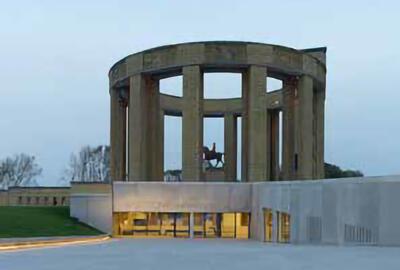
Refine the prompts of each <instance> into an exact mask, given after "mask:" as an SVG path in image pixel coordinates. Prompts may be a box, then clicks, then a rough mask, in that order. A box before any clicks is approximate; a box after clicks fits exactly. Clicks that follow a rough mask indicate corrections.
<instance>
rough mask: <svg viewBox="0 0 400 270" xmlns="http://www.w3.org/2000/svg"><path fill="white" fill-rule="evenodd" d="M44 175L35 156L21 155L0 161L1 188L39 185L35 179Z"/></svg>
mask: <svg viewBox="0 0 400 270" xmlns="http://www.w3.org/2000/svg"><path fill="white" fill-rule="evenodd" d="M41 173H42V168H40V167H39V165H38V164H37V163H36V160H35V157H34V156H29V155H27V154H24V153H21V154H18V155H15V156H13V157H7V158H6V159H4V160H2V161H0V188H4V189H7V188H8V187H12V186H30V185H37V183H36V180H35V177H37V176H39V175H40V174H41Z"/></svg>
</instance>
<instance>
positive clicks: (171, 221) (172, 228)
mask: <svg viewBox="0 0 400 270" xmlns="http://www.w3.org/2000/svg"><path fill="white" fill-rule="evenodd" d="M114 216H115V218H114V222H117V223H118V225H117V226H118V229H117V232H116V233H117V234H118V235H132V236H163V237H189V214H188V213H155V212H128V213H115V214H114Z"/></svg>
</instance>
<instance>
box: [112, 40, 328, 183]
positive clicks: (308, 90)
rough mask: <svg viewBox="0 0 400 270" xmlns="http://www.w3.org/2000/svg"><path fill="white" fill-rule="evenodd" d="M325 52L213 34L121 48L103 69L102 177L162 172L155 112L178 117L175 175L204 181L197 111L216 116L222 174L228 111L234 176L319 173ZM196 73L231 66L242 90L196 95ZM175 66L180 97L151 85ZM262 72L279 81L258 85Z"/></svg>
mask: <svg viewBox="0 0 400 270" xmlns="http://www.w3.org/2000/svg"><path fill="white" fill-rule="evenodd" d="M325 53H326V48H315V49H307V50H295V49H291V48H287V47H282V46H276V45H269V44H261V43H252V42H218V41H217V42H196V43H185V44H177V45H170V46H164V47H158V48H154V49H150V50H146V51H143V52H140V53H136V54H132V55H130V56H127V57H126V58H124V59H122V60H121V61H119V62H117V63H116V64H115V65H114V66H113V67H112V68H111V70H110V72H109V79H110V97H111V129H110V134H111V179H112V180H113V181H163V171H164V168H163V163H164V161H163V156H164V155H163V149H164V145H163V143H164V142H163V136H164V115H175V116H182V164H183V167H182V181H184V182H187V181H206V180H207V178H206V176H205V174H204V171H203V170H202V164H203V162H202V161H203V150H202V147H203V118H204V117H223V118H224V123H225V124H224V130H225V131H224V132H225V145H224V148H225V149H224V152H225V161H226V162H225V168H224V169H225V173H224V179H223V180H225V181H236V180H237V178H238V177H237V173H236V167H237V166H236V164H237V158H236V152H237V147H238V146H237V118H238V117H241V118H242V130H241V133H242V145H241V150H242V151H241V152H242V164H241V171H242V176H241V179H242V181H244V182H260V181H272V180H294V179H318V178H323V177H324V168H323V164H324V103H325V76H326V64H325V63H326V55H325ZM206 72H235V73H240V74H241V76H242V97H241V98H234V99H219V100H215V99H204V94H203V92H204V89H203V80H204V79H203V77H204V73H206ZM177 75H182V76H183V97H173V96H170V95H165V94H160V91H159V81H160V79H163V78H167V77H173V76H177ZM267 77H272V78H276V79H279V80H281V81H282V82H283V87H282V89H280V90H277V91H273V92H267ZM280 118H282V119H280ZM280 121H282V126H283V128H282V134H280V128H279V123H280ZM126 123H129V125H127V124H126ZM128 127H129V129H128ZM127 129H128V130H127ZM280 137H282V141H283V143H282V145H283V149H279V148H280V147H279V145H280V144H279V138H280ZM127 146H128V147H127ZM280 156H282V164H281V165H280V162H279V160H280V158H279V157H280ZM127 161H128V162H127Z"/></svg>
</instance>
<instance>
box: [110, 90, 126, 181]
mask: <svg viewBox="0 0 400 270" xmlns="http://www.w3.org/2000/svg"><path fill="white" fill-rule="evenodd" d="M124 93H126V94H127V89H123V88H118V89H110V96H111V104H110V108H111V114H110V115H111V119H110V122H111V129H110V146H111V152H110V177H111V181H125V179H126V106H127V100H126V98H127V97H126V96H124Z"/></svg>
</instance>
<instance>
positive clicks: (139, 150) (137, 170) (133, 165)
mask: <svg viewBox="0 0 400 270" xmlns="http://www.w3.org/2000/svg"><path fill="white" fill-rule="evenodd" d="M129 85H130V87H129V119H128V120H129V172H128V173H129V181H146V180H147V165H148V163H149V162H148V155H147V140H146V136H147V134H146V126H147V111H146V108H147V102H148V96H147V95H148V93H147V92H146V78H145V76H144V75H142V74H137V75H134V76H132V77H131V78H130V84H129Z"/></svg>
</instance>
